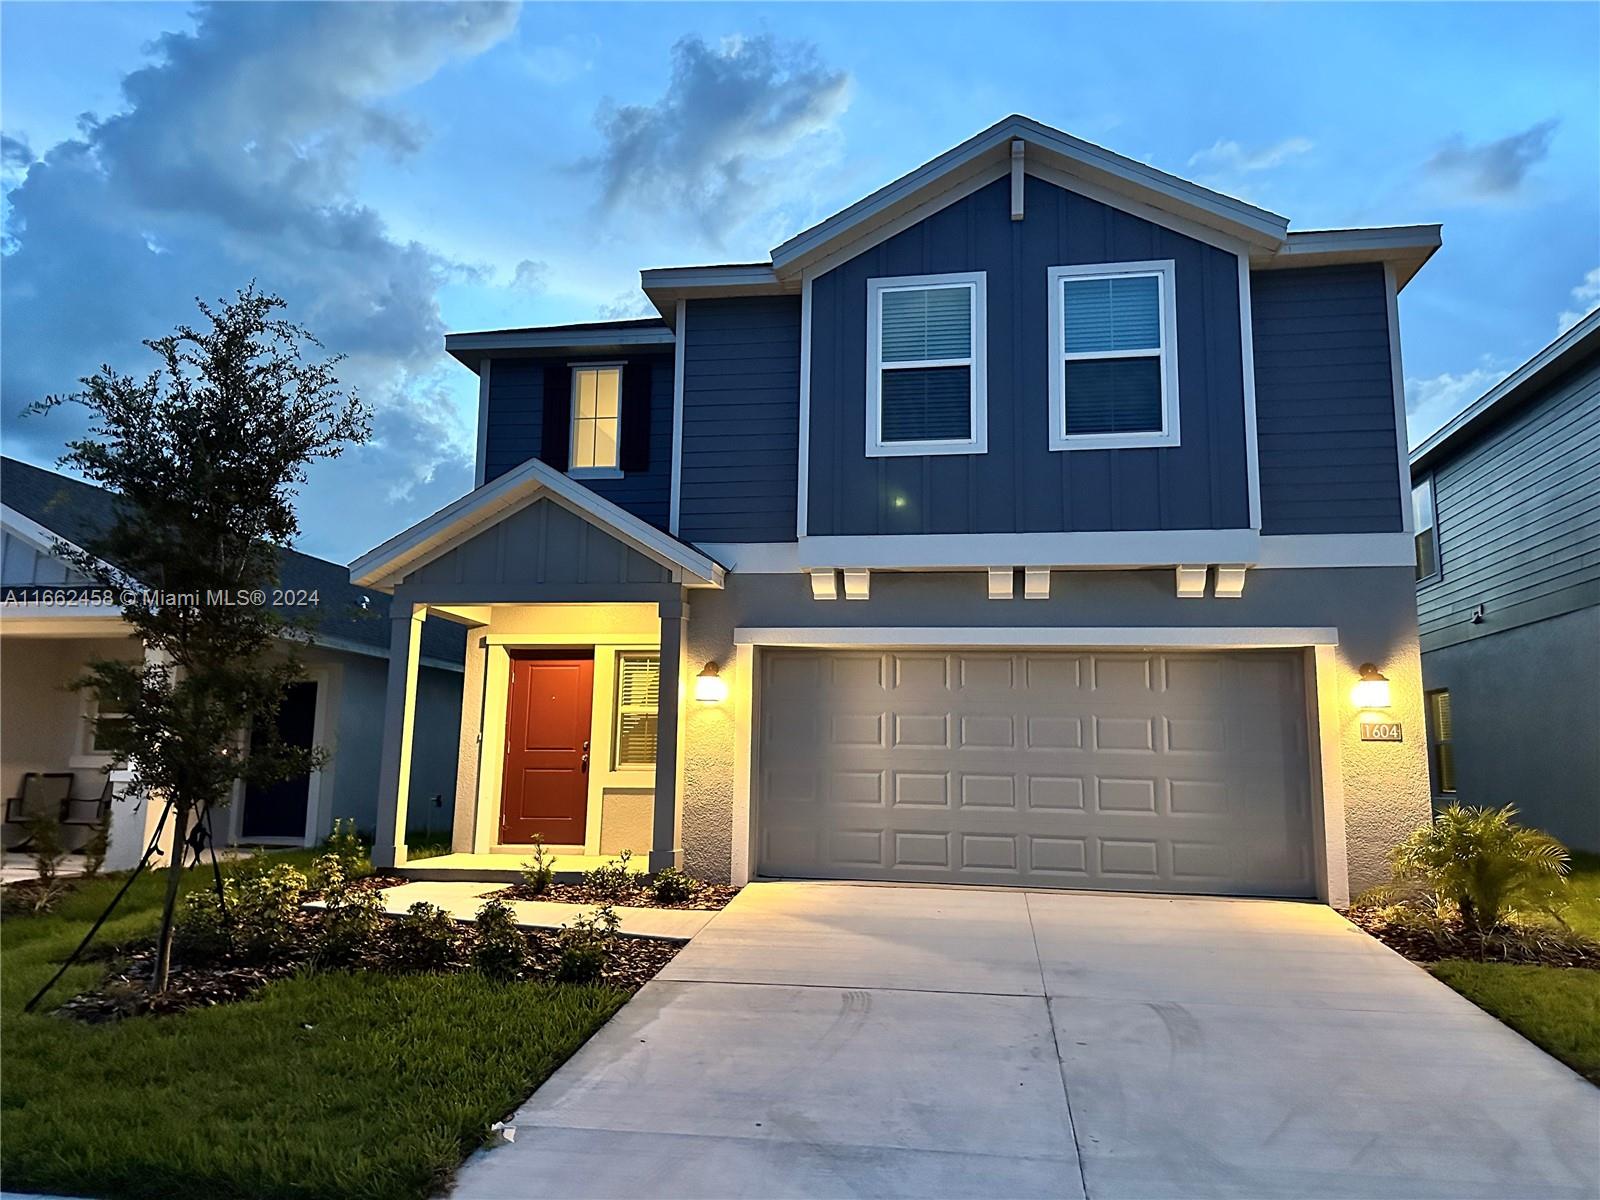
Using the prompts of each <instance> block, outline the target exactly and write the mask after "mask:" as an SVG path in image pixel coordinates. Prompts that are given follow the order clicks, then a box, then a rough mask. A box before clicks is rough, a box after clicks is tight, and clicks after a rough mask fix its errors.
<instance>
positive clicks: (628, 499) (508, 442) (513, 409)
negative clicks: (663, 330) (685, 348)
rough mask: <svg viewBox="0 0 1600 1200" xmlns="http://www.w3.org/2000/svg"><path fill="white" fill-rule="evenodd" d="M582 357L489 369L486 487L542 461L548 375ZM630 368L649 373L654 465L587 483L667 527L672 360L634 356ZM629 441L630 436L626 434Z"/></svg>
mask: <svg viewBox="0 0 1600 1200" xmlns="http://www.w3.org/2000/svg"><path fill="white" fill-rule="evenodd" d="M617 360H618V355H616V354H611V355H600V356H597V357H596V360H595V361H597V362H616V361H617ZM581 361H583V356H582V355H579V354H566V355H562V356H561V357H559V358H555V359H552V358H497V359H495V360H494V361H493V365H492V366H491V367H490V368H489V434H488V446H487V448H486V451H485V463H484V482H485V483H487V482H489V481H490V480H493V479H496V478H498V477H499V476H501V475H504V474H505V473H506V472H507V471H510V470H512V469H513V468H515V467H518V466H521V465H522V464H523V463H525V462H527V461H528V460H529V459H530V458H539V457H540V449H541V447H540V441H541V435H542V428H541V427H542V424H543V421H544V403H543V401H544V371H545V368H546V367H547V366H549V365H550V364H551V363H552V362H557V363H567V362H581ZM627 361H628V363H629V369H638V368H639V367H641V366H642V367H644V368H646V369H648V370H649V371H650V466H649V468H648V469H647V470H644V471H629V472H627V473H626V474H624V475H623V477H622V478H621V479H585V480H584V481H583V484H584V486H585V487H587V488H589V490H591V491H593V492H595V493H597V494H599V495H601V496H604V497H605V498H606V499H607V500H610V501H611V502H612V503H613V504H617V505H620V506H621V507H623V508H625V509H627V510H628V511H629V512H631V513H633V514H634V515H635V516H637V517H641V518H643V519H644V520H646V521H649V522H650V524H652V525H654V526H656V527H657V528H659V529H665V528H666V527H667V517H668V510H669V509H670V507H671V504H672V370H673V366H672V358H671V356H669V355H661V354H655V355H649V356H639V355H629V356H628V359H627ZM623 437H624V440H626V437H627V435H626V434H624V435H623Z"/></svg>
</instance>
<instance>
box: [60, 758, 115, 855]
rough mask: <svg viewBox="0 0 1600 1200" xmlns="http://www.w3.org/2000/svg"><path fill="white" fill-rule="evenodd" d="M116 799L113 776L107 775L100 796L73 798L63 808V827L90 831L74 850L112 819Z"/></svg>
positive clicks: (79, 847)
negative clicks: (112, 809)
mask: <svg viewBox="0 0 1600 1200" xmlns="http://www.w3.org/2000/svg"><path fill="white" fill-rule="evenodd" d="M115 797H116V785H115V784H113V783H112V782H111V776H110V775H107V776H106V782H105V786H104V787H102V788H101V789H100V794H99V795H98V796H71V797H69V798H68V799H67V801H66V803H64V804H63V805H62V806H61V809H62V816H61V823H62V824H63V825H65V826H66V827H67V828H69V829H74V830H77V829H84V830H88V831H89V832H88V833H86V834H84V836H83V838H82V839H81V840H76V844H75V845H74V846H73V849H74V850H77V849H81V848H82V846H83V843H84V842H87V841H88V840H89V837H90V836H92V834H93V831H94V830H96V829H98V828H100V827H101V826H103V825H104V824H105V823H106V822H107V821H109V820H110V819H111V801H112V800H113V799H115Z"/></svg>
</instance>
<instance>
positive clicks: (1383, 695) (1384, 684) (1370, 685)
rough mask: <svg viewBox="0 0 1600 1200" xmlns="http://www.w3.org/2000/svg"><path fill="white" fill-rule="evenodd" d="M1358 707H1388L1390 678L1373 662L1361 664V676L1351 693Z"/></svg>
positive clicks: (1351, 697)
mask: <svg viewBox="0 0 1600 1200" xmlns="http://www.w3.org/2000/svg"><path fill="white" fill-rule="evenodd" d="M1350 699H1351V700H1352V701H1353V702H1354V704H1355V706H1356V707H1357V708H1388V707H1389V680H1388V678H1387V677H1386V676H1384V675H1383V674H1382V673H1381V672H1380V671H1379V670H1378V668H1377V666H1376V665H1375V664H1373V663H1362V664H1361V678H1360V680H1359V681H1358V682H1357V683H1356V686H1355V688H1354V690H1352V691H1351V693H1350Z"/></svg>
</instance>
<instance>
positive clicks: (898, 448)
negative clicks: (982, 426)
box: [867, 440, 989, 458]
mask: <svg viewBox="0 0 1600 1200" xmlns="http://www.w3.org/2000/svg"><path fill="white" fill-rule="evenodd" d="M987 453H989V443H988V441H987V440H984V441H976V440H974V441H970V442H880V443H869V444H868V445H867V457H868V458H924V457H927V456H929V455H933V454H987Z"/></svg>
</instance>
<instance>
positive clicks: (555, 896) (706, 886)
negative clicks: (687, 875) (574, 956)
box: [490, 883, 740, 912]
mask: <svg viewBox="0 0 1600 1200" xmlns="http://www.w3.org/2000/svg"><path fill="white" fill-rule="evenodd" d="M739 891H740V889H739V888H738V887H736V886H734V885H733V884H727V883H702V884H701V885H700V886H699V887H698V888H697V889H696V890H695V893H694V895H692V896H690V897H689V898H688V899H687V900H682V901H679V902H678V903H677V904H662V903H660V902H658V901H657V900H656V898H655V897H654V896H652V895H651V894H650V889H649V888H648V887H640V888H637V889H636V890H634V891H631V892H629V893H627V895H625V896H614V895H610V894H608V893H605V892H599V891H596V890H595V889H593V888H591V887H590V886H589V885H588V884H586V883H552V884H551V885H550V886H549V887H547V888H545V890H544V891H542V892H535V891H534V890H533V889H532V888H531V887H529V886H528V885H527V884H525V883H514V884H512V885H511V886H510V887H508V888H505V889H503V890H501V891H498V892H491V893H490V895H491V896H493V897H494V898H495V899H498V900H548V901H550V902H551V903H553V904H613V905H616V906H617V907H619V908H680V909H695V910H698V911H702V912H708V911H709V912H714V911H716V910H717V909H720V908H726V907H727V906H728V902H729V901H730V900H732V899H733V898H734V897H735V896H737V895H738V894H739Z"/></svg>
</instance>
